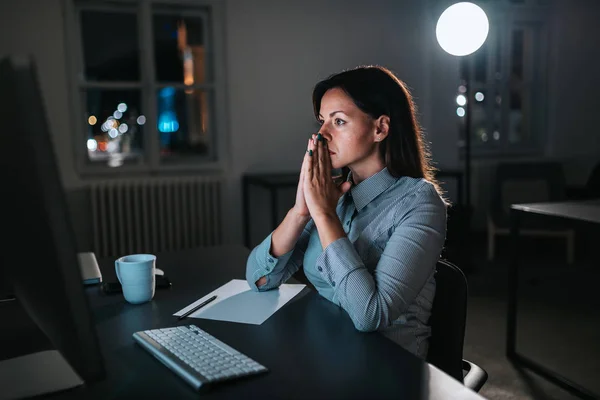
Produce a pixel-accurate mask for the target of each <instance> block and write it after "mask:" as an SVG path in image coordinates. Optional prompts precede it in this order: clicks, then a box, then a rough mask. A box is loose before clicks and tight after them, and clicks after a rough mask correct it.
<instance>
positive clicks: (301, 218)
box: [288, 207, 310, 226]
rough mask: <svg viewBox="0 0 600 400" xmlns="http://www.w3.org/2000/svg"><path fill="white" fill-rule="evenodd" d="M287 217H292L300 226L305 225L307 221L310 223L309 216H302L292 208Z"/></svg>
mask: <svg viewBox="0 0 600 400" xmlns="http://www.w3.org/2000/svg"><path fill="white" fill-rule="evenodd" d="M288 215H290V217H292V218H293V219H294V220H295V221H297V222H298V223H299V224H301V225H302V226H304V225H306V224H307V223H308V221H310V214H303V213H300V212H298V211H297V210H296V208H295V207H292V208H291V209H290V211H288Z"/></svg>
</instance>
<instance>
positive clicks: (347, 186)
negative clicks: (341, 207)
mask: <svg viewBox="0 0 600 400" xmlns="http://www.w3.org/2000/svg"><path fill="white" fill-rule="evenodd" d="M351 187H352V182H344V183H342V184H341V185H340V190H341V191H342V194H344V193H346V192H347V191H348V190H350V188H351Z"/></svg>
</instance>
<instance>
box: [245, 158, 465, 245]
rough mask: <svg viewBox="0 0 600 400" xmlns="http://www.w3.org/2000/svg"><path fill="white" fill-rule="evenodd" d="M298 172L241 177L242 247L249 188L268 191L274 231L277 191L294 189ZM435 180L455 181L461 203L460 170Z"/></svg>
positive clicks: (247, 222)
mask: <svg viewBox="0 0 600 400" xmlns="http://www.w3.org/2000/svg"><path fill="white" fill-rule="evenodd" d="M299 178H300V173H299V172H297V173H296V172H282V173H249V174H244V175H243V176H242V203H243V220H244V221H243V223H244V245H245V246H246V247H251V244H250V187H251V186H253V185H254V186H258V187H262V188H265V189H267V190H268V191H269V196H270V203H271V230H272V231H273V230H275V228H277V225H278V224H279V217H278V215H277V211H278V210H279V196H278V190H279V189H282V188H295V187H297V186H298V180H299ZM436 178H438V179H440V180H442V181H443V179H444V178H451V179H455V180H456V182H457V192H458V204H462V201H463V172H462V171H461V170H454V169H447V170H443V171H437V172H436Z"/></svg>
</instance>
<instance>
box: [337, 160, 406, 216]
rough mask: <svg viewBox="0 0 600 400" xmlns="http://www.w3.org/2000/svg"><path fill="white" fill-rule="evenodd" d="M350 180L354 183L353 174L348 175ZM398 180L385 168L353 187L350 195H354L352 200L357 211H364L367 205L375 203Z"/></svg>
mask: <svg viewBox="0 0 600 400" xmlns="http://www.w3.org/2000/svg"><path fill="white" fill-rule="evenodd" d="M348 180H349V181H350V182H352V172H350V173H349V174H348ZM397 180H398V178H396V177H394V176H392V175H391V174H390V173H389V172H388V169H387V167H385V168H384V169H382V170H381V171H379V172H377V173H376V174H375V175H372V176H370V177H368V178H367V179H365V180H364V181H362V182H361V183H359V184H358V185H352V188H351V189H350V191H349V192H348V193H350V194H351V195H352V200H353V201H354V206H355V207H356V210H357V211H360V210H362V209H363V208H364V207H365V206H366V205H367V204H369V203H370V202H371V201H373V200H374V199H375V198H376V197H377V196H379V195H380V194H381V193H383V192H385V191H386V190H387V189H388V188H389V187H390V186H392V185H393V184H394V183H395V182H396V181H397Z"/></svg>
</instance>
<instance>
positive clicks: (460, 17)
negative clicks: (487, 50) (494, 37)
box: [435, 2, 490, 56]
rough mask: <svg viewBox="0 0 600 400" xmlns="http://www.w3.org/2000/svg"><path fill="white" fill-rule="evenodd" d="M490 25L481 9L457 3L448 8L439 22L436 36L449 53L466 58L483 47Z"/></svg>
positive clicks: (470, 4)
mask: <svg viewBox="0 0 600 400" xmlns="http://www.w3.org/2000/svg"><path fill="white" fill-rule="evenodd" d="M489 30H490V24H489V21H488V18H487V15H485V12H484V11H483V10H482V9H481V7H479V6H477V5H475V4H473V3H469V2H462V3H456V4H453V5H451V6H450V7H448V8H447V9H446V10H445V11H444V12H443V13H442V15H440V19H439V20H438V23H437V26H436V28H435V35H436V37H437V40H438V43H439V44H440V46H441V47H442V49H444V50H445V51H446V52H447V53H450V54H452V55H454V56H466V55H468V54H471V53H473V52H475V51H477V49H479V48H480V47H481V45H483V43H484V42H485V39H486V38H487V35H488V32H489Z"/></svg>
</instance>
